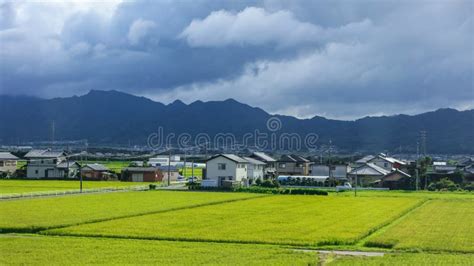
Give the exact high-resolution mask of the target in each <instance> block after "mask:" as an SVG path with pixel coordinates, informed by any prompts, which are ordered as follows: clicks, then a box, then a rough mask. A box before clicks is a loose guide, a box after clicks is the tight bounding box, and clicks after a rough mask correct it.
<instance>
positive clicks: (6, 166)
mask: <svg viewBox="0 0 474 266" xmlns="http://www.w3.org/2000/svg"><path fill="white" fill-rule="evenodd" d="M17 161H18V157H16V156H15V155H13V154H11V153H9V152H0V173H8V174H13V173H14V172H15V171H16V163H17Z"/></svg>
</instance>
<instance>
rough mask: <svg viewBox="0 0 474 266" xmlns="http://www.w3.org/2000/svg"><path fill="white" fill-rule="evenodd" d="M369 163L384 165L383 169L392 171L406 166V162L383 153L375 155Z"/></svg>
mask: <svg viewBox="0 0 474 266" xmlns="http://www.w3.org/2000/svg"><path fill="white" fill-rule="evenodd" d="M367 163H373V164H375V165H377V166H378V167H382V168H383V169H385V170H387V171H390V172H391V171H392V170H393V169H401V168H402V167H405V166H406V163H405V162H403V161H401V160H398V159H396V158H393V157H389V156H387V155H385V154H383V153H380V154H379V155H377V156H375V157H374V158H372V159H369V160H368V161H367Z"/></svg>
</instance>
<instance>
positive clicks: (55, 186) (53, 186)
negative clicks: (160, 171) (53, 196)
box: [0, 179, 148, 195]
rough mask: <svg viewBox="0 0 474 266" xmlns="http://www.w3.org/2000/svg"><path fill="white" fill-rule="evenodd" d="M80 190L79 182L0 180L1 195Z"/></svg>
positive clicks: (87, 185)
mask: <svg viewBox="0 0 474 266" xmlns="http://www.w3.org/2000/svg"><path fill="white" fill-rule="evenodd" d="M147 184H148V183H137V182H120V181H83V182H82V188H83V189H91V188H104V187H130V186H137V185H147ZM79 188H80V182H79V181H78V180H13V179H3V180H0V195H5V194H12V193H28V192H41V191H65V190H75V189H77V190H79Z"/></svg>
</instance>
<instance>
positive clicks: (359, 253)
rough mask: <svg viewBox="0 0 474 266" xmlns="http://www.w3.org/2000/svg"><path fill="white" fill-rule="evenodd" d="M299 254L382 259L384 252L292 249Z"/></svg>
mask: <svg viewBox="0 0 474 266" xmlns="http://www.w3.org/2000/svg"><path fill="white" fill-rule="evenodd" d="M293 250H294V251H301V252H315V253H320V254H335V255H344V256H362V257H383V256H384V255H385V253H384V252H375V251H348V250H317V249H293Z"/></svg>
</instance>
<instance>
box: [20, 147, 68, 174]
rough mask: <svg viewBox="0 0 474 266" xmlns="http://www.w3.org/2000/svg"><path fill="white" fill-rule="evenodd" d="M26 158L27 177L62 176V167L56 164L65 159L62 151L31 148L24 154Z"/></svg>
mask: <svg viewBox="0 0 474 266" xmlns="http://www.w3.org/2000/svg"><path fill="white" fill-rule="evenodd" d="M25 158H26V159H27V160H28V162H27V165H26V177H27V178H34V179H39V178H52V179H57V178H64V177H66V172H65V171H64V169H60V168H57V165H58V164H59V163H61V162H63V161H65V160H66V154H65V153H64V152H62V151H51V150H31V151H30V152H28V153H27V154H26V155H25Z"/></svg>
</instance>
